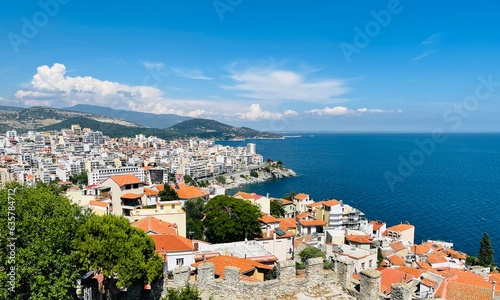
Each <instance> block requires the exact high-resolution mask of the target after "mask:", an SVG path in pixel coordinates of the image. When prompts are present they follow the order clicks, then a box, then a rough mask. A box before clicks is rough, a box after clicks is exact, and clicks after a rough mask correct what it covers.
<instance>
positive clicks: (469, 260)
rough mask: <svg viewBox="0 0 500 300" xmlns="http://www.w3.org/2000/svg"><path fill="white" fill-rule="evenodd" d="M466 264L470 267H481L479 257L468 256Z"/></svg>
mask: <svg viewBox="0 0 500 300" xmlns="http://www.w3.org/2000/svg"><path fill="white" fill-rule="evenodd" d="M465 263H466V264H467V265H468V266H477V265H479V262H478V259H477V257H475V256H472V255H467V258H466V259H465Z"/></svg>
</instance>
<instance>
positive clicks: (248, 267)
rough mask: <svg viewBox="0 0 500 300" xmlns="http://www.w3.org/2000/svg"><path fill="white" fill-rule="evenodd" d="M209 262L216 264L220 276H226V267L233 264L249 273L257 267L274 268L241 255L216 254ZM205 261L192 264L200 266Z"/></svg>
mask: <svg viewBox="0 0 500 300" xmlns="http://www.w3.org/2000/svg"><path fill="white" fill-rule="evenodd" d="M206 261H207V262H211V263H213V264H214V273H215V274H216V275H218V276H219V278H224V268H225V267H228V266H231V267H237V268H239V269H240V273H241V274H245V273H248V272H250V271H252V270H254V269H255V268H259V269H264V270H272V269H273V267H272V266H268V265H264V264H261V263H259V262H256V261H253V260H250V259H245V258H239V257H234V256H225V255H221V256H216V257H211V258H208V259H207V260H206ZM202 263H204V262H203V261H200V262H197V263H194V264H192V266H193V267H195V268H198V267H199V266H200V264H202Z"/></svg>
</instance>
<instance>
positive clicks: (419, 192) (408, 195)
mask: <svg viewBox="0 0 500 300" xmlns="http://www.w3.org/2000/svg"><path fill="white" fill-rule="evenodd" d="M430 137H431V135H430V134H326V133H314V134H311V133H307V134H301V137H299V138H287V139H284V140H247V141H244V142H242V141H238V142H236V141H235V142H218V143H219V144H224V145H231V146H244V145H246V144H247V143H249V142H252V143H255V144H256V145H257V146H256V149H257V152H258V153H260V154H262V155H263V156H264V158H265V159H268V158H271V159H273V160H281V161H283V163H284V164H285V165H286V166H287V167H289V168H291V169H293V170H294V171H295V172H297V174H298V176H297V177H295V178H287V179H280V180H274V181H269V182H265V183H260V184H253V185H247V186H244V187H241V188H240V190H242V191H246V192H256V193H258V194H261V195H266V194H267V193H269V194H270V196H272V197H282V196H283V195H285V194H287V193H289V192H291V191H295V192H303V193H307V194H310V195H311V196H312V197H313V198H314V199H315V200H317V201H320V200H324V199H338V200H343V201H344V202H345V203H347V204H350V205H352V206H354V207H356V208H358V209H360V210H361V211H362V212H364V213H365V215H366V217H367V218H368V219H370V220H383V221H385V222H387V223H388V225H389V226H391V225H395V224H399V223H401V222H405V221H408V222H410V223H411V224H413V225H415V226H416V230H415V231H416V232H415V242H416V243H418V242H421V241H422V240H427V239H429V238H430V239H441V240H446V241H452V242H453V243H454V244H455V249H457V250H461V251H464V252H466V253H467V254H470V255H477V252H478V250H479V241H480V240H481V237H482V235H483V232H487V233H488V235H489V236H490V239H491V242H492V245H493V247H494V249H495V250H496V261H498V262H500V186H499V181H500V134H448V135H446V141H444V142H443V143H439V144H435V146H436V147H435V151H433V152H431V153H429V155H426V154H424V156H420V157H418V156H413V157H412V160H411V161H412V162H413V163H414V164H420V163H421V164H420V165H418V166H415V168H414V171H413V173H412V174H411V175H410V176H407V175H409V174H408V172H407V173H406V174H403V175H406V176H407V177H403V176H401V177H400V179H402V180H403V182H396V183H395V184H394V189H391V187H390V185H389V184H388V181H387V179H386V176H385V175H384V174H387V172H391V173H393V174H395V175H397V176H399V175H400V173H399V172H398V166H399V164H400V158H404V159H405V160H407V161H410V154H411V153H412V152H413V155H416V154H418V153H417V152H418V149H419V148H418V146H417V145H416V143H415V141H416V140H420V141H422V140H425V139H428V138H430ZM415 150H417V152H414V151H415ZM398 157H400V158H398ZM418 158H420V160H418ZM422 158H423V159H422ZM403 171H408V170H403ZM231 192H233V191H231Z"/></svg>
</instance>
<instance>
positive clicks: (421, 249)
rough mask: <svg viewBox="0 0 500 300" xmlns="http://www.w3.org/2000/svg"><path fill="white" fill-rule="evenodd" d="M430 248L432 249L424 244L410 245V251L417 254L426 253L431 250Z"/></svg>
mask: <svg viewBox="0 0 500 300" xmlns="http://www.w3.org/2000/svg"><path fill="white" fill-rule="evenodd" d="M430 250H431V249H429V248H428V247H426V246H422V245H413V246H411V247H410V251H411V252H412V253H414V254H417V255H424V254H426V253H427V252H429V251H430Z"/></svg>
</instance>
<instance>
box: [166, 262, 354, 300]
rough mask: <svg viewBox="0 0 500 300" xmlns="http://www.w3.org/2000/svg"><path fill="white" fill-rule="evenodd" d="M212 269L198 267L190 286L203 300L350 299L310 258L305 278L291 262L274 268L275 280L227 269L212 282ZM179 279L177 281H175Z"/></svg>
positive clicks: (210, 266)
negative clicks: (243, 276)
mask: <svg viewBox="0 0 500 300" xmlns="http://www.w3.org/2000/svg"><path fill="white" fill-rule="evenodd" d="M213 270H214V268H213V264H212V263H210V262H205V263H202V264H201V265H200V266H199V267H198V276H197V281H190V282H189V284H191V285H193V286H196V287H197V288H198V290H199V291H200V292H201V295H202V298H203V299H204V300H206V299H209V298H210V297H212V298H213V299H214V300H222V299H224V300H227V299H231V300H233V299H234V300H243V299H255V300H257V299H259V300H260V299H266V300H284V299H322V300H330V299H332V300H333V299H338V300H347V299H349V300H353V299H354V298H353V297H351V296H349V295H348V294H347V293H346V292H345V291H344V290H343V288H342V287H341V286H340V285H339V283H338V282H339V281H338V279H337V277H336V276H335V273H333V272H325V271H324V270H323V260H322V259H321V258H319V259H309V260H308V261H307V262H306V277H305V278H297V277H296V269H295V262H294V261H283V262H280V263H279V265H278V266H277V272H278V279H274V280H267V281H263V282H249V281H245V280H241V277H240V270H239V269H238V268H235V267H226V268H225V270H224V280H221V279H214V271H213ZM176 276H178V277H179V276H180V278H176ZM186 282H187V280H186V277H185V275H184V272H183V270H181V269H180V268H179V270H177V269H176V271H174V283H175V284H176V286H183V285H184V284H185V283H186Z"/></svg>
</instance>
